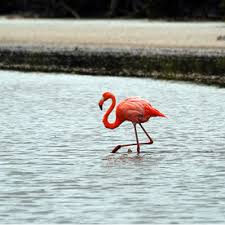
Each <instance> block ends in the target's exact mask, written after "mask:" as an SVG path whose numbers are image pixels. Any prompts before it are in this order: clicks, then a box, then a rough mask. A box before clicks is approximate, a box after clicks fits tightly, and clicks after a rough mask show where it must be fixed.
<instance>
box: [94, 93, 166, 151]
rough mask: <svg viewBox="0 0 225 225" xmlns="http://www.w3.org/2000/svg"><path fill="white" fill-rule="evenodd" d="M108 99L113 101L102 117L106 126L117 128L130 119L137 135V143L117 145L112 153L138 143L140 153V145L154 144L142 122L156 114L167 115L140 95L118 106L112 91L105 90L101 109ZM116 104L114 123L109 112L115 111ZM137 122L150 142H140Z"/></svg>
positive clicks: (125, 100) (100, 102) (127, 99)
mask: <svg viewBox="0 0 225 225" xmlns="http://www.w3.org/2000/svg"><path fill="white" fill-rule="evenodd" d="M108 99H111V100H112V103H111V105H110V107H109V108H108V110H107V111H106V113H105V115H104V117H103V119H102V122H103V124H104V126H105V127H106V128H108V129H115V128H117V127H119V126H120V125H121V124H122V123H123V122H124V121H130V122H132V123H133V126H134V132H135V137H136V143H135V144H134V143H132V144H123V145H117V146H116V147H115V148H114V149H113V150H112V153H116V152H117V151H118V150H119V149H120V148H122V147H128V146H135V145H136V146H137V154H139V153H140V145H150V144H153V140H152V138H151V137H150V135H149V134H148V133H147V131H146V130H145V129H144V127H143V125H142V123H145V122H147V121H148V120H149V119H150V118H151V117H156V116H160V117H166V116H165V115H164V114H163V113H161V112H159V111H158V110H157V109H155V108H153V107H152V106H151V104H150V103H149V102H148V101H147V100H145V99H141V98H140V97H129V98H126V99H124V100H122V101H121V102H120V103H119V104H118V105H117V106H116V98H115V96H114V95H113V94H112V93H110V92H105V93H103V94H102V98H101V100H100V101H99V103H98V104H99V107H100V109H101V110H102V109H103V104H104V102H105V101H107V100H108ZM115 106H116V119H115V121H114V122H113V123H110V122H109V120H108V117H109V114H110V113H111V112H112V111H113V109H114V107H115ZM137 124H138V125H140V127H141V129H142V130H143V131H144V133H145V135H146V136H147V138H148V139H149V141H148V142H144V143H139V140H138V135H137V128H136V126H137Z"/></svg>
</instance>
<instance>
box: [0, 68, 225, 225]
mask: <svg viewBox="0 0 225 225" xmlns="http://www.w3.org/2000/svg"><path fill="white" fill-rule="evenodd" d="M106 90H108V91H112V92H113V93H115V94H116V97H117V99H124V98H125V97H127V96H141V97H144V98H146V99H148V100H149V101H150V102H151V103H152V105H154V106H155V107H156V108H159V109H160V110H161V111H162V112H164V113H165V114H166V115H167V116H168V118H169V119H167V120H163V119H161V120H160V119H158V118H157V119H154V118H153V119H151V120H150V121H149V122H148V123H146V124H145V128H146V130H147V131H149V133H150V134H151V136H152V137H153V140H154V144H153V145H151V146H143V147H142V149H141V150H142V151H143V152H142V154H141V155H140V156H137V155H136V149H135V147H134V148H131V150H132V153H130V154H128V153H127V149H121V150H120V151H119V152H118V153H117V154H115V155H112V154H110V152H111V150H112V149H113V147H114V146H116V145H118V144H123V143H130V142H133V141H134V140H135V137H134V134H133V128H132V124H130V123H124V124H123V125H122V126H121V128H118V129H116V130H107V129H105V128H104V127H103V125H102V122H101V120H102V116H103V113H102V112H101V111H100V110H99V108H98V100H99V98H100V97H101V94H102V92H104V91H106ZM0 93H1V100H0V131H1V132H0V200H1V201H0V221H1V223H29V222H31V223H46V222H47V223H49V222H51V223H206V222H207V223H216V222H220V223H221V222H225V210H224V205H225V186H224V176H225V154H224V153H225V149H224V146H225V139H224V135H225V120H224V113H225V105H224V104H223V101H224V94H225V90H224V89H219V88H216V87H207V86H198V85H193V84H188V83H176V82H167V81H155V80H151V79H137V78H119V77H91V76H76V75H74V76H69V75H63V74H61V75H60V76H59V75H54V74H41V73H19V72H7V71H1V72H0ZM107 104H108V105H107ZM107 104H106V105H105V109H106V108H107V106H109V104H110V103H109V102H108V103H107ZM110 119H111V120H113V119H114V118H113V116H112V117H111V118H110ZM138 132H139V136H140V141H141V140H143V141H144V140H145V136H144V134H143V133H142V132H141V130H139V131H138Z"/></svg>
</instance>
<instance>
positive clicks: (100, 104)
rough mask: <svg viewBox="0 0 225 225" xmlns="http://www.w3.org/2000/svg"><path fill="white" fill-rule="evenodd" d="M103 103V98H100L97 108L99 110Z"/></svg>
mask: <svg viewBox="0 0 225 225" xmlns="http://www.w3.org/2000/svg"><path fill="white" fill-rule="evenodd" d="M103 103H104V99H103V98H102V99H101V100H100V101H99V103H98V105H99V108H100V109H101V110H102V106H103Z"/></svg>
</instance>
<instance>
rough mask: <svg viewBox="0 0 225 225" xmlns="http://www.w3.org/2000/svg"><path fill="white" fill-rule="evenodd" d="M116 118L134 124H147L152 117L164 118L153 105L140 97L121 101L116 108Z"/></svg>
mask: <svg viewBox="0 0 225 225" xmlns="http://www.w3.org/2000/svg"><path fill="white" fill-rule="evenodd" d="M116 116H117V117H119V118H120V120H121V121H126V120H127V121H130V122H132V123H145V122H147V121H148V120H149V119H150V118H151V117H154V116H164V115H163V114H162V113H160V112H159V111H158V110H156V109H154V108H153V107H152V106H151V104H150V103H149V102H148V101H147V100H145V99H141V98H139V97H130V98H127V99H125V100H123V101H121V102H120V103H119V104H118V106H117V108H116Z"/></svg>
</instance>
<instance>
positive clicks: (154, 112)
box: [149, 107, 167, 118]
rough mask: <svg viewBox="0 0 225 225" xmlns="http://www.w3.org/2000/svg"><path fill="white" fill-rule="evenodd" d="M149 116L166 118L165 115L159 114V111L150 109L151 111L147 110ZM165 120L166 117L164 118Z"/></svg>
mask: <svg viewBox="0 0 225 225" xmlns="http://www.w3.org/2000/svg"><path fill="white" fill-rule="evenodd" d="M149 114H150V115H151V116H152V117H156V116H160V117H166V115H165V114H163V113H161V112H160V111H159V110H157V109H155V108H153V107H151V109H149ZM166 118H167V117H166Z"/></svg>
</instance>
